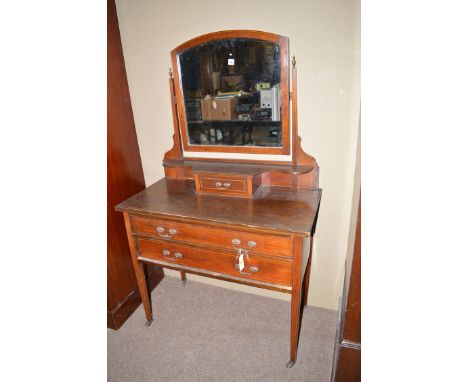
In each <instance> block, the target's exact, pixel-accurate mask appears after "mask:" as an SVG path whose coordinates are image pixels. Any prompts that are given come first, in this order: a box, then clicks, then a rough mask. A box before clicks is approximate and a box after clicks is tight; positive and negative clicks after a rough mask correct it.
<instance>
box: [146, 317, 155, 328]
mask: <svg viewBox="0 0 468 382" xmlns="http://www.w3.org/2000/svg"><path fill="white" fill-rule="evenodd" d="M152 323H153V320H152V319H151V320H148V321H146V322H145V326H146V327H148V326H150V325H151V324H152Z"/></svg>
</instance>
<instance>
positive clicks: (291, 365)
mask: <svg viewBox="0 0 468 382" xmlns="http://www.w3.org/2000/svg"><path fill="white" fill-rule="evenodd" d="M295 363H296V361H289V362H288V363H287V364H286V367H287V368H288V369H290V368H291V367H293V366H294V364H295Z"/></svg>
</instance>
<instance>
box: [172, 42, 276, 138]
mask: <svg viewBox="0 0 468 382" xmlns="http://www.w3.org/2000/svg"><path fill="white" fill-rule="evenodd" d="M178 58H179V65H180V73H181V81H182V91H183V96H184V104H185V105H184V106H185V116H186V122H187V123H186V126H187V133H188V134H187V135H188V138H189V139H188V141H189V144H190V145H227V146H263V147H281V146H282V136H281V83H280V81H281V65H280V46H279V44H276V43H272V42H268V41H262V40H256V39H249V38H235V39H226V40H217V41H211V42H208V43H205V44H201V45H197V46H195V47H193V48H191V49H188V50H185V51H184V52H182V53H180V54H179V55H178Z"/></svg>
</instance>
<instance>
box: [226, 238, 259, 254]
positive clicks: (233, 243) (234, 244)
mask: <svg viewBox="0 0 468 382" xmlns="http://www.w3.org/2000/svg"><path fill="white" fill-rule="evenodd" d="M231 243H232V246H233V247H234V249H235V250H236V251H244V252H248V251H250V250H252V248H253V247H255V246H256V245H257V242H256V241H253V240H249V241H248V242H247V245H248V246H249V249H244V248H237V247H236V245H239V244H240V243H241V241H240V240H239V239H232V240H231Z"/></svg>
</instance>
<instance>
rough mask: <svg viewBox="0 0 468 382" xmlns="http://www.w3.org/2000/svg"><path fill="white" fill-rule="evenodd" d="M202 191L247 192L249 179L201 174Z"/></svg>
mask: <svg viewBox="0 0 468 382" xmlns="http://www.w3.org/2000/svg"><path fill="white" fill-rule="evenodd" d="M198 179H199V182H200V190H202V191H228V192H229V191H230V192H247V179H243V178H240V179H239V178H237V179H236V178H221V177H219V176H218V177H217V176H208V175H207V176H199V178H198Z"/></svg>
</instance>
